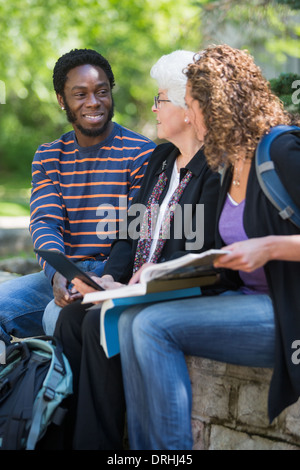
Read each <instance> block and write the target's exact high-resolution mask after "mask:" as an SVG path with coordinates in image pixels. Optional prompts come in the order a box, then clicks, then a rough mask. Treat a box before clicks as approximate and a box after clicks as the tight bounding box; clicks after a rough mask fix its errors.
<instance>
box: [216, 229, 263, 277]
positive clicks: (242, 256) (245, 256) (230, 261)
mask: <svg viewBox="0 0 300 470" xmlns="http://www.w3.org/2000/svg"><path fill="white" fill-rule="evenodd" d="M268 238H269V237H262V238H251V239H249V240H244V241H241V242H236V243H232V244H231V245H228V246H226V247H224V249H226V250H228V251H230V254H226V255H224V256H223V255H220V256H219V257H218V258H217V260H216V261H215V262H214V267H215V268H226V269H234V270H239V271H245V272H248V273H249V272H251V271H254V270H255V269H258V268H260V267H262V266H264V265H265V264H266V263H267V262H268V261H270V260H271V259H272V255H271V247H270V244H269V240H268Z"/></svg>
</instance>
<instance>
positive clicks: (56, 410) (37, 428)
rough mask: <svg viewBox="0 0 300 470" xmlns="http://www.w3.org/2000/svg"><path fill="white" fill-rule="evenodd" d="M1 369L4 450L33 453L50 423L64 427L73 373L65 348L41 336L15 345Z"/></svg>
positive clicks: (0, 441) (0, 418)
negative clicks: (65, 401)
mask: <svg viewBox="0 0 300 470" xmlns="http://www.w3.org/2000/svg"><path fill="white" fill-rule="evenodd" d="M5 356H6V361H5V364H3V365H0V450H21V449H26V450H33V449H34V448H35V446H36V444H37V442H38V440H39V439H41V438H42V437H43V436H44V434H45V432H46V430H47V427H48V426H49V424H50V423H55V424H57V425H60V424H61V423H62V421H63V418H64V415H65V412H66V410H64V409H63V408H62V406H61V405H62V402H63V400H64V399H65V398H66V397H67V396H69V395H70V394H71V393H72V372H71V368H70V365H69V363H68V360H67V359H66V357H65V356H64V354H63V353H62V348H61V345H60V344H59V343H58V341H57V340H56V339H55V338H53V337H48V336H41V337H38V338H30V339H25V340H22V341H19V342H16V343H12V344H11V345H9V346H8V347H7V349H6V354H5Z"/></svg>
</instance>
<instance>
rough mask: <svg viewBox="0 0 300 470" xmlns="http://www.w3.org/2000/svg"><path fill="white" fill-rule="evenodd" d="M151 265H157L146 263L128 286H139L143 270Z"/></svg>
mask: <svg viewBox="0 0 300 470" xmlns="http://www.w3.org/2000/svg"><path fill="white" fill-rule="evenodd" d="M151 264H155V263H144V264H143V265H142V267H141V268H140V269H139V270H138V271H137V272H136V273H134V275H133V276H132V278H131V279H130V281H129V283H128V284H129V285H131V284H137V283H138V282H140V278H141V274H142V272H143V270H144V269H145V268H146V267H147V266H150V265H151Z"/></svg>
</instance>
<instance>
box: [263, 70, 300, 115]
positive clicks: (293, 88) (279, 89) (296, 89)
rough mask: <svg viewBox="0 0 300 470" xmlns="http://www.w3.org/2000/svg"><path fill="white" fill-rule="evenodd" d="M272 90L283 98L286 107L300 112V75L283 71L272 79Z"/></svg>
mask: <svg viewBox="0 0 300 470" xmlns="http://www.w3.org/2000/svg"><path fill="white" fill-rule="evenodd" d="M270 84H271V90H272V91H273V92H274V93H275V94H276V95H277V96H278V97H279V98H280V99H281V101H282V102H283V104H284V106H285V108H286V109H288V110H289V111H291V112H294V113H300V75H297V74H295V73H281V74H280V75H279V77H278V78H272V79H271V80H270Z"/></svg>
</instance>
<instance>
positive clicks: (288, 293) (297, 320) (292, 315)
mask: <svg viewBox="0 0 300 470" xmlns="http://www.w3.org/2000/svg"><path fill="white" fill-rule="evenodd" d="M270 151H271V157H272V160H273V161H274V163H275V168H276V169H277V171H278V174H279V175H280V178H281V180H282V182H283V184H284V185H285V187H286V189H287V190H288V192H289V194H290V196H291V197H292V199H293V200H294V202H295V203H296V204H297V205H298V206H299V207H300V138H299V137H296V136H295V135H283V136H280V137H278V138H277V139H276V140H275V141H274V142H273V144H272V146H271V149H270ZM231 178H232V172H231V171H230V170H228V171H227V173H226V175H225V178H224V182H223V184H222V189H221V194H220V200H219V204H218V210H217V219H218V220H219V217H220V213H221V210H222V207H223V205H224V201H225V198H226V194H227V191H228V188H229V186H230V182H231ZM244 228H245V231H246V234H247V236H248V237H249V238H253V237H264V236H267V235H293V234H299V232H300V231H299V229H298V228H297V227H296V226H295V225H293V224H292V223H291V222H290V221H284V220H283V219H282V218H281V217H280V216H279V215H278V211H277V209H275V208H274V206H273V205H272V204H271V203H270V202H269V200H268V199H267V198H266V196H265V195H264V193H263V192H262V190H261V188H260V185H259V182H258V180H257V177H256V171H255V161H254V159H253V162H252V165H251V169H250V174H249V180H248V186H247V193H246V204H245V212H244ZM216 240H217V246H218V247H220V246H222V244H223V243H222V240H221V238H220V235H219V233H217V235H216ZM265 273H266V277H267V282H268V285H269V289H270V295H271V298H272V301H273V306H274V312H275V335H276V338H275V344H276V348H275V349H276V350H275V366H274V372H273V376H272V380H271V384H270V392H269V417H270V421H272V420H273V419H274V418H275V417H276V416H277V415H278V414H279V413H281V411H283V409H284V408H286V407H287V406H289V405H291V404H292V403H294V402H295V401H296V400H297V399H298V397H299V396H300V364H295V363H294V362H293V361H292V354H293V352H294V349H293V348H292V343H293V342H294V341H295V340H300V263H299V262H288V261H270V262H269V263H267V264H266V265H265ZM226 281H229V282H233V283H236V286H238V284H239V283H240V282H241V281H240V279H239V277H238V275H237V273H236V272H234V271H231V272H230V271H226ZM228 285H229V284H228Z"/></svg>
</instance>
